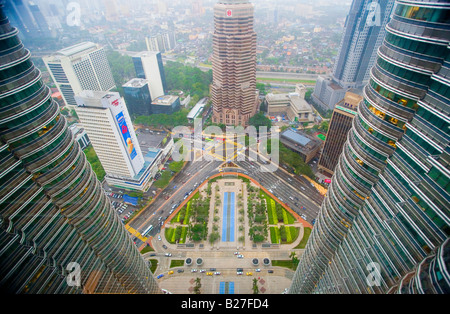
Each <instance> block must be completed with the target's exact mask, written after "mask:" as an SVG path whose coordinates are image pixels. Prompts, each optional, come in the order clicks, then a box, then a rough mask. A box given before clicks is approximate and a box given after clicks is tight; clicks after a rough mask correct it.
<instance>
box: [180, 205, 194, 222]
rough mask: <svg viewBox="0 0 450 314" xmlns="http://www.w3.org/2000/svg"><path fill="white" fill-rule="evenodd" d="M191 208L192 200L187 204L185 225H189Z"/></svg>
mask: <svg viewBox="0 0 450 314" xmlns="http://www.w3.org/2000/svg"><path fill="white" fill-rule="evenodd" d="M190 209H191V201H189V202H188V203H187V206H186V214H185V215H184V220H183V225H187V224H188V223H189V211H190ZM180 213H181V210H180Z"/></svg>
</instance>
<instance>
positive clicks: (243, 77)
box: [211, 0, 259, 126]
mask: <svg viewBox="0 0 450 314" xmlns="http://www.w3.org/2000/svg"><path fill="white" fill-rule="evenodd" d="M253 25H254V5H253V4H252V3H251V2H250V1H248V0H239V1H236V0H227V1H218V2H217V3H216V4H215V5H214V35H213V55H212V72H213V82H212V85H211V99H212V104H213V105H212V106H213V116H212V122H214V123H219V124H220V123H221V124H225V125H242V126H246V125H247V124H248V121H249V119H250V118H251V117H252V116H254V115H255V114H256V112H257V109H258V105H259V97H258V96H259V93H258V91H257V89H256V33H255V31H254V28H253Z"/></svg>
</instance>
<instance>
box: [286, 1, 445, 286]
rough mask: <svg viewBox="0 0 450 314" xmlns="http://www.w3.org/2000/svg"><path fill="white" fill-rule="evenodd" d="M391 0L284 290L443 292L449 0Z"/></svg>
mask: <svg viewBox="0 0 450 314" xmlns="http://www.w3.org/2000/svg"><path fill="white" fill-rule="evenodd" d="M396 4H397V5H396V9H395V11H394V15H393V18H392V20H391V21H390V22H389V23H388V24H387V26H386V37H385V39H384V41H383V44H382V46H381V47H380V48H379V50H378V53H377V55H378V58H377V60H376V64H375V66H374V67H373V68H372V69H371V71H370V81H369V84H368V85H367V86H366V87H365V88H364V100H363V101H362V102H361V104H360V105H359V107H358V114H357V115H356V117H355V118H354V119H353V127H352V129H351V130H350V132H349V135H348V139H347V143H346V145H345V146H344V151H343V153H342V155H341V157H340V161H339V163H338V165H337V167H336V171H335V173H334V177H333V180H332V183H331V185H330V188H329V190H328V194H327V196H326V198H325V200H324V202H323V204H322V207H321V210H320V212H319V216H318V219H317V222H316V224H315V226H314V230H313V231H312V234H311V237H310V239H309V242H308V245H307V247H306V250H305V252H304V254H303V255H302V257H301V261H300V264H299V266H298V269H297V271H296V274H295V276H294V278H293V283H292V286H291V288H290V291H289V292H290V293H450V275H449V264H450V254H449V241H448V238H449V235H450V206H449V204H450V147H449V143H450V45H449V44H450V3H449V2H448V1H444V0H435V1H432V2H430V1H412V0H408V1H406V0H398V1H397V3H396Z"/></svg>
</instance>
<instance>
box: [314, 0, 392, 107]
mask: <svg viewBox="0 0 450 314" xmlns="http://www.w3.org/2000/svg"><path fill="white" fill-rule="evenodd" d="M393 6H394V0H381V1H372V0H353V2H352V5H351V7H350V12H349V14H348V16H347V19H346V21H345V26H344V35H343V37H342V40H341V43H340V46H339V52H338V56H337V58H336V61H335V63H334V68H333V74H332V76H331V78H326V77H319V79H318V80H317V82H316V87H315V88H314V92H313V95H312V100H313V101H314V103H315V104H317V105H318V106H320V107H322V108H323V109H324V110H333V109H334V106H335V105H336V104H337V103H338V102H339V101H341V100H342V99H343V98H344V96H345V93H346V92H347V91H348V90H349V89H351V88H354V89H360V88H362V87H363V86H364V85H366V84H367V82H368V81H369V75H370V69H371V68H372V66H373V65H374V63H375V60H376V56H377V50H378V48H379V47H380V45H381V43H382V42H383V38H384V36H385V30H384V29H385V26H386V23H387V22H388V21H389V19H390V16H391V12H392V9H393Z"/></svg>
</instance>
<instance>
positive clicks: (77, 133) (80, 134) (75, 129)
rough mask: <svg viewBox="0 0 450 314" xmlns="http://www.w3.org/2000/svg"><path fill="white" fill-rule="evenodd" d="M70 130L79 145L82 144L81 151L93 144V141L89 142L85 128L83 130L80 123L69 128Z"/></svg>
mask: <svg viewBox="0 0 450 314" xmlns="http://www.w3.org/2000/svg"><path fill="white" fill-rule="evenodd" d="M69 130H70V131H71V132H72V134H73V137H74V138H75V140H76V141H77V142H78V144H80V147H81V149H85V148H86V147H88V146H89V145H90V144H91V141H90V140H89V137H88V136H87V133H86V131H85V130H84V129H83V128H81V127H80V125H79V124H78V123H75V124H72V125H71V126H69Z"/></svg>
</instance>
